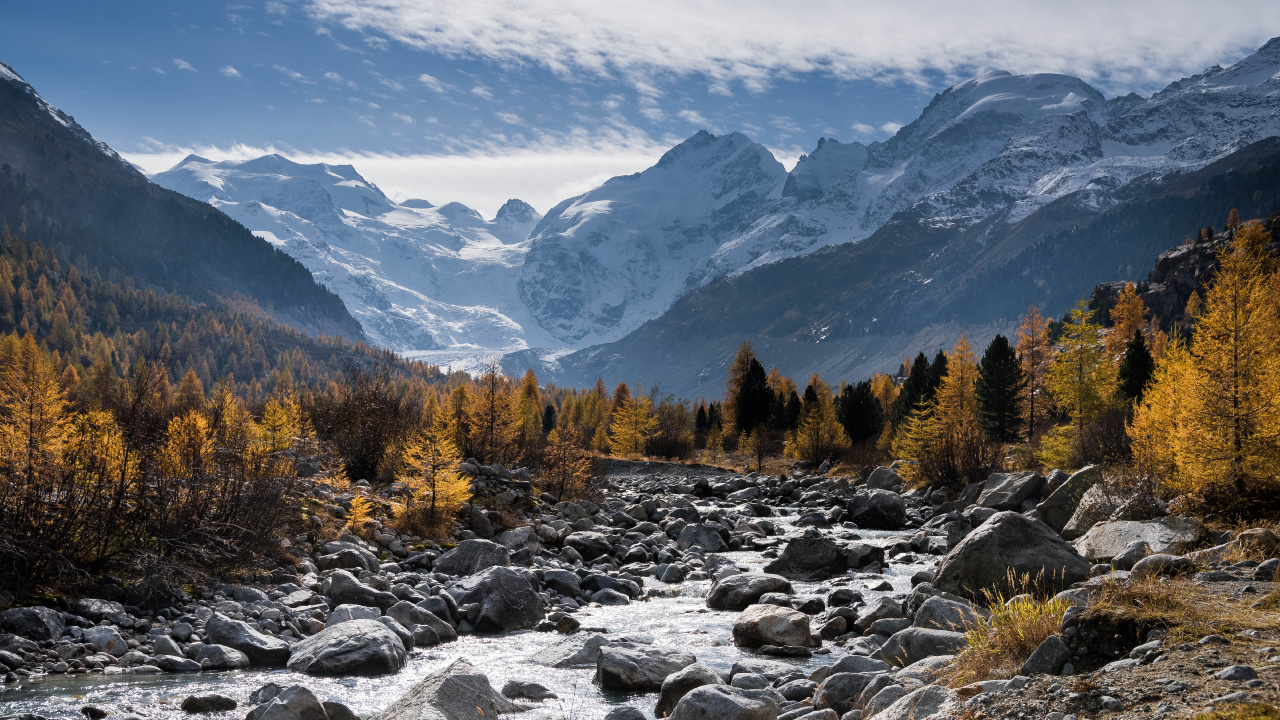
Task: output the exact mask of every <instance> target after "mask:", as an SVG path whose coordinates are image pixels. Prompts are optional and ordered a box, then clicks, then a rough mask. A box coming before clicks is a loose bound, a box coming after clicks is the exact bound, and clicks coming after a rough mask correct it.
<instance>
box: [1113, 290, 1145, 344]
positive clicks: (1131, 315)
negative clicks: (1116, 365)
mask: <svg viewBox="0 0 1280 720" xmlns="http://www.w3.org/2000/svg"><path fill="white" fill-rule="evenodd" d="M1146 314H1147V305H1146V303H1144V302H1143V301H1142V297H1141V296H1140V295H1138V292H1137V287H1136V286H1135V285H1134V284H1133V283H1127V284H1126V285H1125V286H1124V290H1122V291H1121V292H1120V295H1119V296H1118V297H1117V298H1116V304H1115V306H1114V307H1112V308H1111V331H1110V332H1109V333H1107V354H1108V355H1110V356H1111V357H1113V358H1118V357H1119V356H1120V354H1121V353H1123V352H1124V349H1125V346H1126V345H1127V344H1128V342H1129V340H1131V339H1132V338H1133V334H1134V333H1135V332H1138V331H1139V330H1142V329H1143V321H1144V320H1145V318H1146Z"/></svg>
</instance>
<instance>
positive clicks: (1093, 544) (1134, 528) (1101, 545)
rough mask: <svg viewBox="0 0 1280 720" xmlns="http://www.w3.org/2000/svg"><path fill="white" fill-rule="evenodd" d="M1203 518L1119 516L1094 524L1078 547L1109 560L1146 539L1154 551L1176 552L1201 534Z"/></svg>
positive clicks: (1098, 559) (1092, 556)
mask: <svg viewBox="0 0 1280 720" xmlns="http://www.w3.org/2000/svg"><path fill="white" fill-rule="evenodd" d="M1200 529H1201V528H1200V521H1198V520H1196V519H1195V518H1189V517H1166V518H1160V519H1158V520H1150V521H1147V522H1138V521H1135V520H1119V521H1116V522H1102V523H1098V524H1096V525H1094V526H1093V527H1092V528H1091V529H1090V530H1089V532H1087V533H1085V534H1084V536H1083V537H1081V538H1080V539H1079V540H1076V541H1075V543H1074V545H1075V548H1076V551H1077V552H1079V553H1080V554H1081V555H1083V556H1084V557H1085V558H1088V559H1089V560H1092V561H1094V562H1107V561H1109V560H1111V558H1113V557H1115V556H1117V555H1119V554H1120V553H1122V552H1124V550H1125V548H1127V547H1128V546H1129V545H1130V544H1132V543H1134V542H1137V541H1141V542H1145V543H1146V544H1147V546H1148V547H1149V548H1150V549H1151V552H1152V553H1156V554H1167V553H1177V552H1180V551H1182V550H1183V548H1184V547H1185V546H1187V545H1190V544H1192V543H1194V542H1195V541H1196V540H1197V539H1198V538H1199V536H1200Z"/></svg>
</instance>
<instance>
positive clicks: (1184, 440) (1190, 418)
mask: <svg viewBox="0 0 1280 720" xmlns="http://www.w3.org/2000/svg"><path fill="white" fill-rule="evenodd" d="M1264 232H1265V231H1264V230H1263V228H1262V227H1261V225H1260V224H1258V223H1256V222H1251V223H1248V224H1245V225H1242V226H1241V227H1240V228H1239V230H1238V231H1237V232H1236V235H1235V238H1234V240H1233V241H1232V244H1231V246H1230V247H1229V248H1228V250H1227V251H1226V252H1225V253H1223V254H1222V255H1221V256H1220V257H1219V266H1218V273H1217V276H1216V277H1215V279H1214V281H1213V284H1212V285H1211V286H1210V288H1209V290H1208V293H1207V294H1206V297H1205V300H1204V306H1203V309H1202V310H1201V311H1200V312H1199V313H1198V320H1197V322H1196V329H1195V335H1194V338H1193V340H1192V342H1191V346H1190V349H1189V351H1188V352H1187V354H1186V358H1185V361H1184V362H1183V363H1182V366H1181V367H1180V368H1179V371H1178V372H1176V373H1175V372H1172V371H1170V372H1166V373H1165V374H1163V375H1160V374H1158V375H1157V379H1156V383H1155V389H1156V390H1157V393H1158V396H1157V398H1155V399H1153V401H1152V402H1151V403H1148V402H1146V401H1145V400H1144V402H1143V405H1142V407H1141V408H1140V409H1139V413H1138V416H1137V417H1135V420H1134V423H1133V432H1134V433H1142V432H1144V431H1148V430H1149V428H1150V427H1151V426H1156V427H1160V428H1168V429H1167V430H1166V431H1165V432H1164V433H1160V434H1157V435H1156V436H1155V437H1154V438H1152V439H1151V440H1143V442H1147V443H1150V444H1152V445H1155V446H1156V447H1153V448H1151V449H1150V450H1149V451H1148V453H1149V454H1150V455H1151V456H1153V457H1171V458H1172V465H1173V466H1174V468H1175V482H1176V484H1177V486H1178V489H1179V490H1181V491H1183V492H1185V493H1188V494H1191V495H1193V496H1197V497H1200V498H1202V499H1205V500H1207V501H1208V502H1209V504H1210V506H1211V507H1210V509H1211V510H1214V509H1217V510H1230V509H1231V508H1230V507H1226V506H1235V507H1239V504H1240V503H1243V502H1247V498H1248V497H1250V496H1252V495H1253V494H1255V493H1257V492H1259V491H1262V490H1270V489H1272V487H1271V486H1272V485H1273V484H1274V483H1275V478H1276V475H1277V472H1280V314H1278V313H1277V310H1276V304H1275V301H1274V297H1273V295H1272V292H1271V287H1270V282H1271V277H1270V272H1269V259H1268V258H1267V257H1266V256H1265V254H1264V253H1263V250H1262V248H1263V247H1264V246H1265V242H1263V240H1262V239H1261V237H1262V236H1263V234H1264ZM1165 365H1167V364H1166V363H1162V364H1161V366H1160V367H1162V368H1163V367H1164V366H1165ZM1164 398H1168V399H1167V400H1163V402H1162V399H1164Z"/></svg>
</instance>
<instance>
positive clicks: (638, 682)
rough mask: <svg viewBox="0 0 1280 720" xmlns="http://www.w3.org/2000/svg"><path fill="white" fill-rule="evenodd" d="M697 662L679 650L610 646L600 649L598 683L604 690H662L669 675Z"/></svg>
mask: <svg viewBox="0 0 1280 720" xmlns="http://www.w3.org/2000/svg"><path fill="white" fill-rule="evenodd" d="M695 662H697V658H695V657H694V656H693V655H692V654H691V653H687V652H681V651H679V650H670V649H666V648H658V647H653V646H651V645H640V644H635V643H610V644H609V645H605V646H604V647H602V648H600V657H599V659H597V660H596V681H597V682H599V683H600V689H602V690H623V691H627V692H630V691H635V690H640V691H647V690H659V689H661V688H662V681H663V680H665V679H666V678H667V676H668V675H670V674H671V673H674V672H676V671H677V670H680V669H682V668H685V667H688V666H689V665H692V664H694V663H695Z"/></svg>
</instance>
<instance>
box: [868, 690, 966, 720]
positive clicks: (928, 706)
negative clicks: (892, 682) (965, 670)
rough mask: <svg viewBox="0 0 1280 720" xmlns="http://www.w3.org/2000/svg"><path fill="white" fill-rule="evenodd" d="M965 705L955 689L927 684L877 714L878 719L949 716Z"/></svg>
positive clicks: (920, 719) (918, 718)
mask: <svg viewBox="0 0 1280 720" xmlns="http://www.w3.org/2000/svg"><path fill="white" fill-rule="evenodd" d="M962 707H963V704H962V701H961V700H960V696H959V695H957V694H956V691H955V690H952V689H950V688H946V687H943V686H941V685H926V686H925V687H922V688H920V689H919V690H914V691H912V692H909V693H907V694H906V695H903V696H902V697H900V698H898V699H897V700H896V701H894V703H893V704H892V705H890V706H889V707H887V708H885V709H884V710H881V711H880V713H879V714H877V715H876V718H877V720H928V719H929V718H948V717H952V716H954V715H955V714H957V713H958V712H959V711H960V709H961V708H962Z"/></svg>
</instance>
